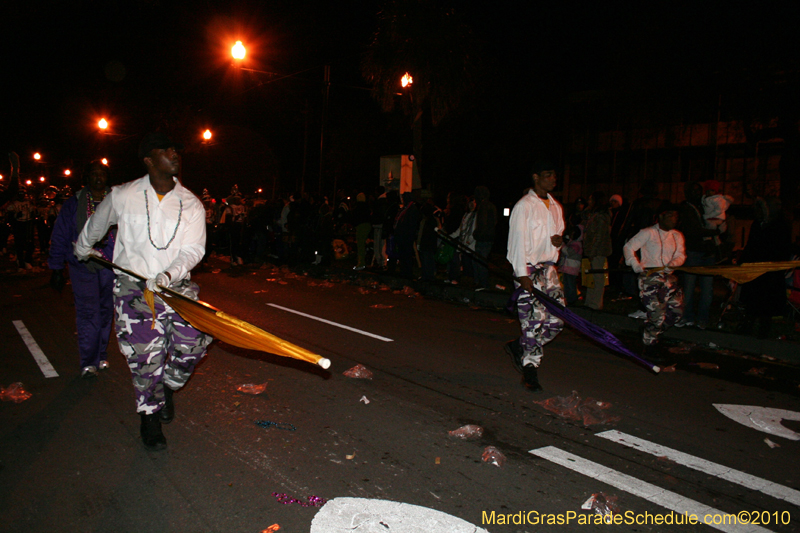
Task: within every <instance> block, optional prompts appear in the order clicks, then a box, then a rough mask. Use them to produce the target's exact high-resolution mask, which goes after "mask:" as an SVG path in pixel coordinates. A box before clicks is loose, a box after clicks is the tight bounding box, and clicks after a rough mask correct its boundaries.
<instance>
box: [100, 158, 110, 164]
mask: <svg viewBox="0 0 800 533" xmlns="http://www.w3.org/2000/svg"><path fill="white" fill-rule="evenodd" d="M100 162H101V163H103V164H104V165H105V166H108V159H106V158H105V157H104V158H103V159H101V160H100Z"/></svg>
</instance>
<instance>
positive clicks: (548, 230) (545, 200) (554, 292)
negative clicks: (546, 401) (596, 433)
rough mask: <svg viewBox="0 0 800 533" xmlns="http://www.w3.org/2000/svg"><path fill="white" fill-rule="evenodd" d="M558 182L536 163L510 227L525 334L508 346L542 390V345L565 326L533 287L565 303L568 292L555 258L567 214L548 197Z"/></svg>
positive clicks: (528, 382) (527, 378) (529, 381)
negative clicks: (540, 366)
mask: <svg viewBox="0 0 800 533" xmlns="http://www.w3.org/2000/svg"><path fill="white" fill-rule="evenodd" d="M555 186H556V171H555V165H552V164H550V163H548V162H546V161H540V162H538V163H536V164H535V165H534V167H533V188H532V189H529V190H528V192H527V193H526V194H525V196H523V197H522V198H521V199H520V200H519V201H518V202H517V204H516V205H515V206H514V209H513V210H512V211H511V220H510V221H509V228H508V255H507V256H506V258H507V259H508V262H509V263H511V266H512V267H513V268H514V277H515V278H516V282H515V285H516V286H517V287H519V290H520V291H521V292H520V295H519V298H518V299H517V313H518V315H519V322H520V327H521V329H522V335H521V336H520V337H519V339H514V340H513V341H511V342H509V343H507V344H506V347H505V350H506V352H507V353H508V354H509V355H510V356H511V360H512V361H513V363H514V366H515V367H516V368H517V370H519V371H520V372H522V376H523V382H524V384H525V386H526V387H527V388H528V389H529V390H531V391H533V392H539V391H541V390H542V387H541V385H539V377H538V370H537V369H538V368H539V364H540V363H541V362H542V356H543V354H544V352H543V347H544V345H545V344H547V343H549V342H550V341H552V340H553V339H554V338H555V337H556V335H558V334H559V333H560V332H561V330H562V329H563V328H564V323H563V322H562V321H561V320H560V319H558V318H556V317H554V316H552V315H550V314H549V313H548V312H547V308H546V307H545V306H544V305H543V304H542V303H541V302H540V301H538V300H537V299H536V297H535V296H533V288H534V287H535V288H536V289H538V290H540V291H542V292H543V293H545V294H547V295H548V296H550V297H551V298H553V299H554V300H557V301H558V302H560V303H561V304H562V305H563V304H564V290H563V289H562V287H561V282H560V281H559V280H558V272H557V271H556V266H555V264H556V261H557V260H558V253H559V250H560V249H561V245H562V238H561V235H562V234H563V233H564V212H563V209H562V208H561V204H559V203H558V202H557V201H556V200H555V198H553V197H552V196H551V195H550V191H552V190H553V189H554V188H555Z"/></svg>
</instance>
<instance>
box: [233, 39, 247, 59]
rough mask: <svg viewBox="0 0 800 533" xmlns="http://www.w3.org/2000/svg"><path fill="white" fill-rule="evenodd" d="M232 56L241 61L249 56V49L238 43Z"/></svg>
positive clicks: (240, 42) (234, 46)
mask: <svg viewBox="0 0 800 533" xmlns="http://www.w3.org/2000/svg"><path fill="white" fill-rule="evenodd" d="M231 55H232V56H233V58H234V59H238V60H239V61H241V60H242V59H244V56H245V55H247V49H246V48H245V47H244V45H243V44H242V41H236V44H234V45H233V47H232V48H231Z"/></svg>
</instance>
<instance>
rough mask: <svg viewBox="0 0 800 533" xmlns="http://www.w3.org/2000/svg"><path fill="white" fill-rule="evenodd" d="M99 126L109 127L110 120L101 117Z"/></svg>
mask: <svg viewBox="0 0 800 533" xmlns="http://www.w3.org/2000/svg"><path fill="white" fill-rule="evenodd" d="M97 127H98V128H100V129H101V130H104V129H107V128H108V121H107V120H106V119H104V118H101V119H100V120H99V121H97Z"/></svg>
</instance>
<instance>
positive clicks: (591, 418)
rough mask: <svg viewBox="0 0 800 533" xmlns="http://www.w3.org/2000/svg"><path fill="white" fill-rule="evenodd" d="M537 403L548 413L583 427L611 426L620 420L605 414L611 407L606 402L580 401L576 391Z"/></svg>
mask: <svg viewBox="0 0 800 533" xmlns="http://www.w3.org/2000/svg"><path fill="white" fill-rule="evenodd" d="M534 403H538V404H539V405H541V406H542V407H544V408H545V409H547V410H548V411H551V412H553V413H555V414H557V415H558V416H560V417H563V418H566V419H569V420H576V421H580V420H583V424H584V425H585V426H591V425H594V424H613V423H616V422H619V421H620V420H621V418H620V417H618V416H611V415H609V414H608V413H606V412H605V410H606V409H608V408H610V407H611V404H610V403H608V402H601V401H598V400H595V399H594V398H586V399H581V397H580V396H578V391H572V395H571V396H554V397H552V398H549V399H547V400H542V401H540V402H534Z"/></svg>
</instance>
